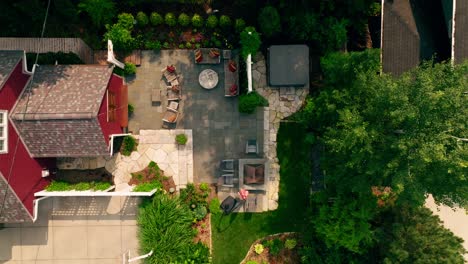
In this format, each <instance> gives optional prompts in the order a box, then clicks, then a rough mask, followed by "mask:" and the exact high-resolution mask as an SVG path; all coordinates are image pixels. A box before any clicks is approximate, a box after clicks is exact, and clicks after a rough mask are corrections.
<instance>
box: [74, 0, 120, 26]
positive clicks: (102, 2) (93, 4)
mask: <svg viewBox="0 0 468 264" xmlns="http://www.w3.org/2000/svg"><path fill="white" fill-rule="evenodd" d="M78 9H79V10H80V12H82V11H84V12H86V13H87V14H88V15H89V16H90V17H91V21H92V22H93V24H94V26H96V27H97V28H98V29H99V28H101V26H102V25H104V24H106V23H108V22H109V21H111V19H112V18H113V17H114V15H115V4H114V2H113V1H112V0H82V1H80V3H79V4H78Z"/></svg>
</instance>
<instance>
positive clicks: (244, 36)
mask: <svg viewBox="0 0 468 264" xmlns="http://www.w3.org/2000/svg"><path fill="white" fill-rule="evenodd" d="M240 44H241V54H242V57H243V58H244V59H245V58H247V56H248V55H249V54H252V56H253V55H255V54H256V53H257V51H258V49H259V48H260V44H261V41H260V35H259V34H258V33H257V31H256V30H255V28H254V27H246V28H245V29H244V31H242V32H241V34H240Z"/></svg>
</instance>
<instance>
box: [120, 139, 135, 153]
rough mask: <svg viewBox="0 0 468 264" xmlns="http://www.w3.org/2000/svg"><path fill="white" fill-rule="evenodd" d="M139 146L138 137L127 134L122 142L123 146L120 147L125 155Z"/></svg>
mask: <svg viewBox="0 0 468 264" xmlns="http://www.w3.org/2000/svg"><path fill="white" fill-rule="evenodd" d="M137 146H138V143H137V141H136V139H135V138H134V137H132V136H125V137H124V139H123V142H122V148H121V149H120V153H122V155H124V156H130V155H131V154H132V152H133V151H134V150H136V147H137Z"/></svg>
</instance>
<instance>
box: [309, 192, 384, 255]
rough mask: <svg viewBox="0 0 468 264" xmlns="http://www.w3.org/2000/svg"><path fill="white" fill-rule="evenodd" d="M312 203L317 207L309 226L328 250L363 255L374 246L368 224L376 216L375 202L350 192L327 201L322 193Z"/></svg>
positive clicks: (372, 235)
mask: <svg viewBox="0 0 468 264" xmlns="http://www.w3.org/2000/svg"><path fill="white" fill-rule="evenodd" d="M368 195H370V193H369V194H368ZM312 201H313V204H312V206H313V207H317V208H318V210H317V212H316V213H315V214H313V215H312V216H311V223H312V226H313V228H314V229H315V233H316V234H317V235H318V236H319V237H320V238H321V239H322V241H324V242H325V244H326V245H327V247H328V248H343V249H345V250H348V251H350V252H354V253H363V252H365V250H367V249H368V248H369V247H370V246H372V245H373V244H374V242H375V237H374V230H373V227H372V225H371V224H370V221H371V220H372V219H373V218H374V216H375V213H376V203H375V199H372V197H369V196H367V197H358V196H356V195H353V194H351V193H348V194H347V195H346V196H345V195H340V196H337V197H332V198H329V196H328V195H326V194H325V193H322V194H317V195H314V197H313V199H312Z"/></svg>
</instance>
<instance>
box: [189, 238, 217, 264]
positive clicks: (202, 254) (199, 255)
mask: <svg viewBox="0 0 468 264" xmlns="http://www.w3.org/2000/svg"><path fill="white" fill-rule="evenodd" d="M186 255H187V258H186V259H185V260H184V263H211V262H210V258H209V256H210V249H209V248H208V247H207V246H205V245H204V244H203V243H201V242H198V243H196V244H193V243H192V244H191V245H190V246H189V247H188V248H187V251H186Z"/></svg>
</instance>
